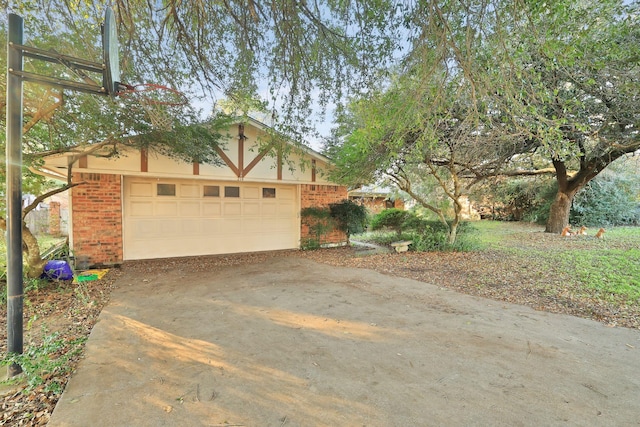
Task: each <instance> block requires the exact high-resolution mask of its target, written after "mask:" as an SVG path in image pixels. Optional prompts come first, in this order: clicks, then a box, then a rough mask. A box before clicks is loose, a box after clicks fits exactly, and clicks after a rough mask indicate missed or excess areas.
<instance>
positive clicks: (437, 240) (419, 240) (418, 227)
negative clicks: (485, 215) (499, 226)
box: [354, 208, 475, 252]
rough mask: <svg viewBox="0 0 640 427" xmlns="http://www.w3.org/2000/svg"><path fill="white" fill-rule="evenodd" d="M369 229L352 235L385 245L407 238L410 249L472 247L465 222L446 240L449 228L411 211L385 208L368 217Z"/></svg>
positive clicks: (425, 250) (424, 250)
mask: <svg viewBox="0 0 640 427" xmlns="http://www.w3.org/2000/svg"><path fill="white" fill-rule="evenodd" d="M370 228H371V230H372V231H371V232H368V233H363V234H359V235H357V236H354V238H355V239H356V240H360V241H366V242H371V243H376V244H379V245H389V244H391V243H393V242H395V241H398V240H410V241H412V242H413V243H412V244H411V245H410V246H409V250H410V251H415V252H429V251H466V250H471V249H472V248H474V247H475V245H474V243H473V239H472V233H471V231H472V230H473V229H474V228H473V225H472V224H471V223H469V222H461V223H460V225H459V226H458V239H457V240H456V243H455V244H454V245H449V244H448V243H447V238H448V233H449V229H448V228H447V226H446V225H444V224H443V223H442V222H440V221H433V220H425V219H424V218H422V217H420V216H418V215H416V214H415V213H414V212H412V211H402V210H399V209H395V208H393V209H386V210H384V211H382V212H380V213H379V214H377V215H375V216H374V217H373V218H372V220H371V226H370Z"/></svg>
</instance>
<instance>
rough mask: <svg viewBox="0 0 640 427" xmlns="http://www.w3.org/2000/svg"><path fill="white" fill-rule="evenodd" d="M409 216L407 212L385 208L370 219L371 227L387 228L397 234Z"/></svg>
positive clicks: (373, 228) (400, 232)
mask: <svg viewBox="0 0 640 427" xmlns="http://www.w3.org/2000/svg"><path fill="white" fill-rule="evenodd" d="M408 216H409V212H407V211H404V210H401V209H397V208H391V209H385V210H383V211H382V212H380V213H379V214H377V215H375V216H374V217H373V218H372V219H371V229H372V230H381V229H383V228H389V229H391V230H394V231H395V232H396V233H398V234H402V230H403V228H404V227H403V225H404V223H405V221H406V220H407V217H408Z"/></svg>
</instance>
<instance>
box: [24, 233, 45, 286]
mask: <svg viewBox="0 0 640 427" xmlns="http://www.w3.org/2000/svg"><path fill="white" fill-rule="evenodd" d="M22 242H23V249H24V254H25V261H26V263H27V277H29V278H31V279H35V278H38V277H40V275H41V274H42V272H43V271H44V266H45V264H46V263H47V261H46V260H43V259H42V257H41V256H40V246H39V245H38V240H37V239H36V237H35V236H34V235H33V234H31V230H29V228H28V227H27V226H26V224H23V225H22Z"/></svg>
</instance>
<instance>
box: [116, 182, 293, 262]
mask: <svg viewBox="0 0 640 427" xmlns="http://www.w3.org/2000/svg"><path fill="white" fill-rule="evenodd" d="M124 201H125V203H124V224H123V225H124V230H123V231H124V258H125V259H126V260H133V259H148V258H168V257H177V256H193V255H210V254H225V253H237V252H253V251H265V250H278V249H291V248H297V247H298V241H299V238H300V224H299V219H298V211H299V207H298V197H297V188H296V186H295V185H270V184H265V185H262V184H246V183H224V182H206V181H205V182H201V181H186V180H184V181H180V180H161V179H160V180H158V179H144V178H135V177H126V178H125V180H124Z"/></svg>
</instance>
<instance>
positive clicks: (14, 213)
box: [6, 13, 24, 378]
mask: <svg viewBox="0 0 640 427" xmlns="http://www.w3.org/2000/svg"><path fill="white" fill-rule="evenodd" d="M8 30H9V31H8V33H9V34H8V36H9V37H8V39H7V113H6V114H7V130H6V132H7V147H6V162H7V172H6V173H7V188H6V198H7V203H6V207H7V230H6V233H7V234H6V239H7V352H8V353H16V354H22V353H23V320H22V317H23V303H24V292H23V282H22V281H23V278H22V114H23V113H22V86H23V84H22V78H21V77H20V76H19V75H18V74H14V73H13V72H14V71H16V72H18V73H20V72H22V71H23V69H22V68H23V53H22V50H20V49H15V48H13V47H12V45H22V38H23V20H22V17H20V16H18V15H15V14H13V13H10V14H9V28H8ZM21 372H22V367H21V366H20V365H18V364H16V363H13V364H11V365H10V366H9V369H8V371H7V376H8V377H9V378H11V377H14V376H16V375H18V374H20V373H21Z"/></svg>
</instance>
